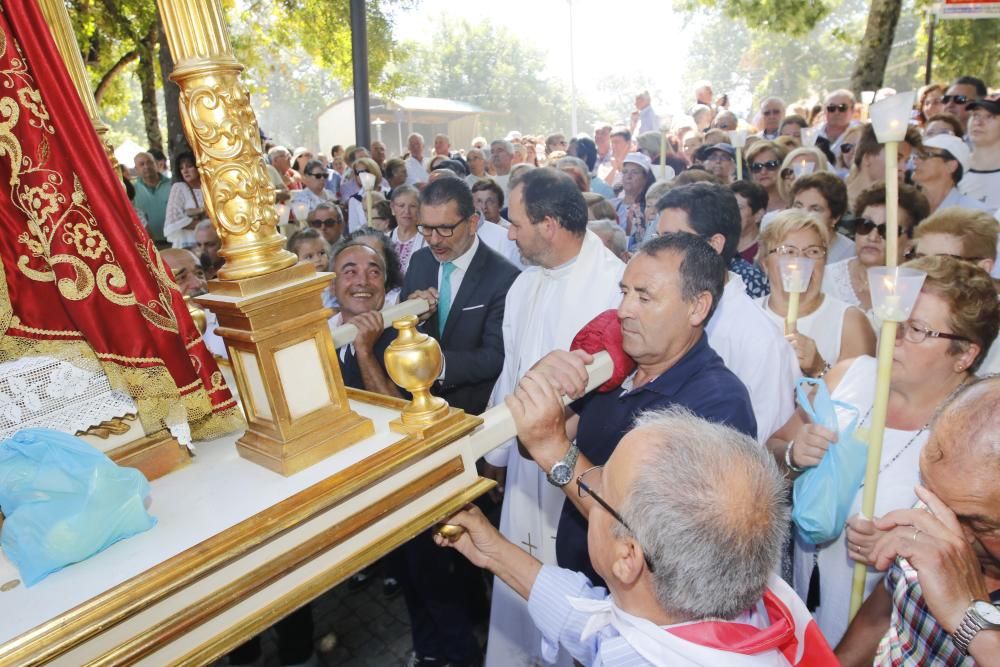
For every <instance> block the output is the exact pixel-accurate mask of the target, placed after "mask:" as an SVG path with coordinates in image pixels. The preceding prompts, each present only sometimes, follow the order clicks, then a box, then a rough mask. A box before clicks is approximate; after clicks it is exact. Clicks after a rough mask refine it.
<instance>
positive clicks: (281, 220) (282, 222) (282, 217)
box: [274, 204, 308, 238]
mask: <svg viewBox="0 0 1000 667" xmlns="http://www.w3.org/2000/svg"><path fill="white" fill-rule="evenodd" d="M274 209H275V210H276V211H277V212H278V230H279V231H281V234H282V236H284V237H285V238H287V237H288V218H289V216H290V215H291V214H292V209H290V208H288V204H277V205H276V206H275V207H274ZM307 214H308V213H307Z"/></svg>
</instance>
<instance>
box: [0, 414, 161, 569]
mask: <svg viewBox="0 0 1000 667" xmlns="http://www.w3.org/2000/svg"><path fill="white" fill-rule="evenodd" d="M148 495H149V482H148V481H146V478H145V477H143V475H142V473H141V472H139V471H138V470H135V469H133V468H122V467H119V466H117V465H116V464H115V463H114V462H112V461H111V459H109V458H108V457H107V456H105V455H104V454H102V453H101V452H99V451H98V450H96V449H94V448H93V447H91V446H90V445H88V444H87V443H85V442H84V441H83V440H80V439H79V438H76V437H74V436H71V435H67V434H65V433H60V432H58V431H53V430H50V429H42V428H33V429H24V430H23V431H19V432H18V433H16V434H14V437H12V438H10V439H9V440H5V441H4V442H2V443H0V509H2V510H3V513H4V515H5V516H6V519H5V521H4V523H3V528H2V532H0V548H3V551H4V553H5V554H6V556H7V558H9V559H10V560H11V562H13V563H14V565H16V566H17V569H18V571H19V572H20V574H21V579H22V580H23V581H24V583H25V585H27V586H31V585H33V584H36V583H38V582H39V581H41V580H42V579H44V578H45V577H46V576H47V575H48V574H50V573H52V572H55V571H56V570H60V569H62V568H64V567H66V566H67V565H69V564H71V563H76V562H78V561H81V560H84V559H86V558H89V557H91V556H93V555H94V554H96V553H98V552H100V551H102V550H104V549H106V548H107V547H109V546H111V545H112V544H114V543H115V542H117V541H118V540H121V539H124V538H126V537H131V536H132V535H135V534H137V533H141V532H143V531H145V530H149V529H150V528H152V527H153V526H154V525H155V524H156V519H154V518H153V517H151V516H150V515H149V514H148V513H147V512H146V508H145V507H144V505H143V499H144V498H145V497H146V496H148Z"/></svg>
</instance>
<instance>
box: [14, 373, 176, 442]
mask: <svg viewBox="0 0 1000 667" xmlns="http://www.w3.org/2000/svg"><path fill="white" fill-rule="evenodd" d="M137 411H138V410H137V408H136V405H135V402H134V401H133V400H132V397H131V396H129V395H128V394H126V393H125V392H122V391H117V390H115V389H112V388H111V383H110V381H109V380H108V376H107V375H105V374H104V373H92V372H90V371H86V370H83V369H82V368H78V367H76V366H74V365H73V364H71V363H68V362H66V361H61V360H59V359H53V358H50V357H24V358H21V359H16V360H14V361H8V362H6V363H3V364H0V440H6V439H7V438H9V437H11V436H12V435H13V434H14V433H16V432H17V431H20V430H21V429H25V428H51V429H54V430H56V431H60V432H62V433H69V434H75V433H76V432H77V431H85V430H87V429H88V428H90V427H91V426H95V425H97V424H100V423H101V422H103V421H106V420H109V419H113V418H115V417H122V416H124V415H127V414H135V413H136V412H137ZM185 425H186V424H185ZM189 438H190V436H189Z"/></svg>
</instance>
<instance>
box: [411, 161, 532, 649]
mask: <svg viewBox="0 0 1000 667" xmlns="http://www.w3.org/2000/svg"><path fill="white" fill-rule="evenodd" d="M420 200H421V205H420V224H419V225H417V231H418V232H420V234H422V235H423V236H424V238H425V239H426V243H427V245H426V246H425V247H424V248H422V249H420V250H419V251H417V252H416V253H414V255H413V257H412V258H411V259H410V267H409V269H408V270H407V272H406V279H405V280H404V282H403V292H402V293H403V295H404V296H406V298H418V297H420V298H425V299H427V300H428V302H429V303H431V305H432V308H431V314H430V316H429V317H427V318H426V319H424V321H423V323H422V324H421V328H422V330H423V331H424V332H425V333H427V334H428V335H430V336H433V337H434V338H435V339H437V341H438V342H439V343H440V344H441V350H442V352H443V355H444V370H443V372H442V373H441V376H440V377H439V378H438V380H439V381H438V382H437V383H436V384H435V387H434V392H435V393H436V394H437V395H438V396H441V397H442V398H444V399H446V400H447V401H448V403H450V404H451V405H452V406H454V407H458V408H462V409H463V410H465V411H466V412H468V413H470V414H479V413H481V412H482V411H483V410H484V409H486V404H487V402H488V401H489V398H490V392H491V391H492V390H493V383H494V382H496V379H497V376H499V375H500V370H501V369H502V368H503V356H504V349H503V334H502V333H501V327H502V325H503V313H504V303H505V301H506V298H507V290H508V289H510V286H511V283H513V282H514V279H515V278H516V277H517V274H518V273H519V272H518V269H517V268H515V267H514V265H512V264H511V263H510V262H508V261H507V260H506V259H505V258H504V257H502V256H501V255H499V254H498V253H497V252H496V251H494V250H493V249H491V248H490V247H489V246H487V245H486V244H485V243H483V242H481V241H480V240H479V237H478V236H477V235H476V226H477V223H478V221H479V220H478V216H477V215H476V209H475V206H474V205H473V203H472V192H471V191H470V190H469V187H468V186H467V185H466V184H465V182H464V181H461V180H459V179H457V178H439V179H437V180H434V181H432V182H431V183H429V184H428V185H427V186H426V187H425V188H424V190H423V192H421V195H420ZM401 551H402V558H401V560H402V563H403V570H402V572H401V574H402V576H401V578H400V583H401V584H402V587H403V594H404V595H405V597H406V606H407V609H408V611H409V614H410V627H411V631H412V634H413V651H414V656H413V658H412V659H411V662H410V663H409V664H412V665H451V666H453V667H457V666H459V665H462V666H464V665H478V664H480V662H481V661H482V650H481V649H480V647H479V643H478V641H477V640H476V637H475V635H474V634H473V626H474V623H475V621H476V617H477V615H479V613H480V610H481V611H482V612H483V613H484V614H485V611H486V607H485V597H484V595H483V578H482V576H481V574H480V572H479V571H478V570H476V569H475V568H472V567H470V566H469V564H468V562H467V561H465V560H464V559H462V558H451V557H450V556H452V553H451V552H447V553H445V554H443V553H442V552H441V551H440V550H439V549H437V548H436V547H435V546H434V543H433V541H432V539H431V536H430V533H424V534H421V535H418V536H417V537H416V538H414V539H413V540H411V541H410V542H408V543H407V544H405V545H404V546H403V547H402V550H401ZM445 556H448V557H445ZM477 596H478V597H477Z"/></svg>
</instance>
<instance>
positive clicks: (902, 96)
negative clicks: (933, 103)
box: [868, 90, 917, 144]
mask: <svg viewBox="0 0 1000 667" xmlns="http://www.w3.org/2000/svg"><path fill="white" fill-rule="evenodd" d="M916 97H917V94H916V92H915V91H912V90H911V91H909V92H906V93H897V94H895V95H890V96H889V97H886V98H884V99H881V100H879V101H878V102H875V103H874V104H872V105H871V107H870V108H869V109H868V116H869V118H871V121H872V129H873V130H875V136H876V137H877V138H878V141H879V143H880V144H887V143H889V142H893V141H894V142H900V141H902V140H903V139H904V138H905V137H906V128H907V126H908V125H909V123H910V113H911V112H912V111H913V102H914V101H915V100H916Z"/></svg>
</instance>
